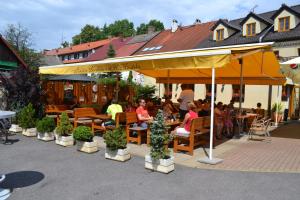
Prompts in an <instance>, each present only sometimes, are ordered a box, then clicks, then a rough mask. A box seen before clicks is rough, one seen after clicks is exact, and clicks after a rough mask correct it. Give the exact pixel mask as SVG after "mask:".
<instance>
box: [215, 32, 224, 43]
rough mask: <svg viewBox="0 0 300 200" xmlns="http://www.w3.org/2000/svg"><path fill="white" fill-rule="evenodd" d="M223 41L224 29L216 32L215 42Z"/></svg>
mask: <svg viewBox="0 0 300 200" xmlns="http://www.w3.org/2000/svg"><path fill="white" fill-rule="evenodd" d="M221 40H224V29H219V30H217V41H221Z"/></svg>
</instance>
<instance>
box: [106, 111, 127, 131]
mask: <svg viewBox="0 0 300 200" xmlns="http://www.w3.org/2000/svg"><path fill="white" fill-rule="evenodd" d="M120 125H124V126H125V125H126V113H125V112H118V113H116V118H115V125H112V126H106V129H107V130H114V129H116V128H119V127H120Z"/></svg>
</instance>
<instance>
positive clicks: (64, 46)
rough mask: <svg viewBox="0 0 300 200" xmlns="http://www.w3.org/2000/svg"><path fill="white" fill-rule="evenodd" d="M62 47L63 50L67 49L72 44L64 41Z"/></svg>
mask: <svg viewBox="0 0 300 200" xmlns="http://www.w3.org/2000/svg"><path fill="white" fill-rule="evenodd" d="M60 45H61V46H62V47H63V48H66V47H68V46H70V43H69V42H67V41H64V42H62V43H61V44H60Z"/></svg>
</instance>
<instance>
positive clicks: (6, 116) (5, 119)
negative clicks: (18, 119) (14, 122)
mask: <svg viewBox="0 0 300 200" xmlns="http://www.w3.org/2000/svg"><path fill="white" fill-rule="evenodd" d="M14 116H16V112H12V111H3V110H0V134H1V136H2V135H4V136H5V140H4V143H6V142H7V137H8V133H9V132H8V129H9V128H10V125H11V121H10V119H11V118H12V117H14Z"/></svg>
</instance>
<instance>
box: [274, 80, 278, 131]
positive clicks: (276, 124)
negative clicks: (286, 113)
mask: <svg viewBox="0 0 300 200" xmlns="http://www.w3.org/2000/svg"><path fill="white" fill-rule="evenodd" d="M278 104H279V85H278V87H277V102H276V106H277V108H276V113H275V126H278Z"/></svg>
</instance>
